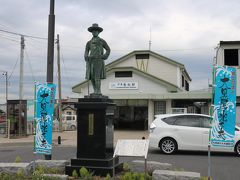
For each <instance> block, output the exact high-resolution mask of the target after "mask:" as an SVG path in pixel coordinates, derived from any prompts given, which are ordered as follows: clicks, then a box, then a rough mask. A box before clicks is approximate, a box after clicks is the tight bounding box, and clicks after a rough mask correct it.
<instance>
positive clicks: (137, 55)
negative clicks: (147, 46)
mask: <svg viewBox="0 0 240 180" xmlns="http://www.w3.org/2000/svg"><path fill="white" fill-rule="evenodd" d="M135 57H136V59H149V54H136V55H135Z"/></svg>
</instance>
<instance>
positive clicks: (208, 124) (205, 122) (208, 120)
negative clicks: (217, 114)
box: [201, 117, 211, 128]
mask: <svg viewBox="0 0 240 180" xmlns="http://www.w3.org/2000/svg"><path fill="white" fill-rule="evenodd" d="M201 121H202V123H203V127H204V128H210V127H211V118H208V117H202V119H201Z"/></svg>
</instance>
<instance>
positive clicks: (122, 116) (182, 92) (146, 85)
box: [72, 50, 211, 129]
mask: <svg viewBox="0 0 240 180" xmlns="http://www.w3.org/2000/svg"><path fill="white" fill-rule="evenodd" d="M106 71H107V78H106V79H104V80H102V85H101V91H102V94H103V95H106V96H109V98H111V99H113V101H114V102H115V103H116V105H117V108H116V110H115V127H116V128H129V127H130V128H133V129H148V127H149V125H150V124H151V122H152V121H153V120H154V116H155V115H156V114H165V113H187V112H188V113H202V114H209V107H210V99H211V93H210V92H209V91H189V86H190V82H191V78H190V76H189V74H188V72H187V70H186V68H185V66H184V65H183V64H181V63H179V62H176V61H174V60H172V59H169V58H167V57H164V56H162V55H160V54H157V53H155V52H153V51H149V50H140V51H133V52H131V53H129V54H127V55H125V56H123V57H121V58H119V59H117V60H115V61H113V62H111V63H109V64H107V65H106ZM72 90H73V92H75V93H79V94H80V96H81V97H84V96H85V95H89V94H91V93H92V92H93V89H92V85H91V83H90V81H84V82H81V83H80V84H77V85H75V86H74V87H72Z"/></svg>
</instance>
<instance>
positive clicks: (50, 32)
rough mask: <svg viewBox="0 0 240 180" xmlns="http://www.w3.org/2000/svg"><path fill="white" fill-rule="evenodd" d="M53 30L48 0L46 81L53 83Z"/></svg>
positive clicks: (52, 11)
mask: <svg viewBox="0 0 240 180" xmlns="http://www.w3.org/2000/svg"><path fill="white" fill-rule="evenodd" d="M54 31H55V15H54V0H50V14H49V16H48V52H47V83H53V65H54V63H53V62H54ZM51 159H52V155H51V154H49V155H45V160H51Z"/></svg>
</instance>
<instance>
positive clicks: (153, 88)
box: [82, 72, 168, 97]
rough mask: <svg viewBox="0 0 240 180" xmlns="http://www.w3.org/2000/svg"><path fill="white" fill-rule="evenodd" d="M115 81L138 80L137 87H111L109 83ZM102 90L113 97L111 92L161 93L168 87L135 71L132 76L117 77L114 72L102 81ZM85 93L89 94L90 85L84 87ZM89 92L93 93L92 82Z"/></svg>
mask: <svg viewBox="0 0 240 180" xmlns="http://www.w3.org/2000/svg"><path fill="white" fill-rule="evenodd" d="M113 82H137V83H138V88H137V89H110V88H109V83H113ZM101 83H102V85H101V92H102V94H104V95H108V96H110V97H111V94H136V93H138V94H144V93H145V94H161V93H167V92H168V91H167V89H166V87H165V86H163V85H160V84H157V83H154V82H153V81H151V80H149V78H146V77H143V76H140V75H138V74H135V73H134V72H133V77H131V78H115V74H114V73H112V74H111V75H108V77H107V79H104V80H102V81H101ZM82 92H83V95H88V86H85V87H84V88H83V89H82ZM89 93H90V94H91V93H93V88H92V84H91V83H89Z"/></svg>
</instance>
